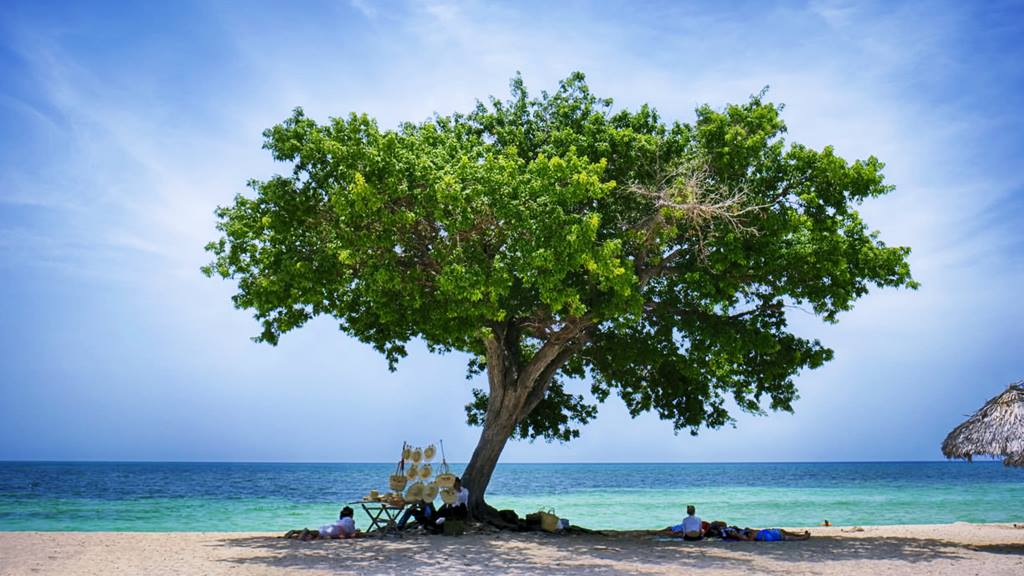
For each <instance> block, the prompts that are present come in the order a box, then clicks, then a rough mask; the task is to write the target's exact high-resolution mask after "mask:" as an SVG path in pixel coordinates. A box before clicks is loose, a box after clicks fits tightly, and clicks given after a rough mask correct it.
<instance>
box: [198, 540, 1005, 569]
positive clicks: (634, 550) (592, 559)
mask: <svg viewBox="0 0 1024 576" xmlns="http://www.w3.org/2000/svg"><path fill="white" fill-rule="evenodd" d="M216 545H217V546H222V547H224V548H225V549H226V550H227V551H228V552H229V553H230V552H231V551H237V554H235V555H232V556H230V557H227V558H225V559H224V560H223V561H224V562H229V563H234V564H238V565H246V566H261V567H264V568H280V569H282V570H297V569H309V570H329V571H334V572H344V571H350V572H356V573H359V574H394V573H398V572H403V571H407V570H409V568H410V566H413V565H414V566H415V571H416V573H418V574H430V573H438V574H441V573H445V574H450V573H459V574H495V573H503V572H517V573H544V574H569V573H574V572H580V571H587V572H588V573H591V574H635V573H637V572H638V571H645V572H646V571H651V572H660V571H665V572H668V571H677V570H684V569H704V570H707V569H710V570H745V571H751V570H754V571H756V572H762V573H763V572H779V573H784V572H787V571H791V570H795V569H796V568H797V567H798V566H797V565H803V566H801V567H800V571H813V566H812V565H814V564H818V565H820V564H822V563H826V564H831V563H834V562H844V561H861V562H863V561H869V562H870V561H879V562H882V561H884V562H900V563H906V564H907V565H917V564H921V563H928V562H933V561H937V560H961V559H965V558H967V557H968V556H971V557H977V556H978V554H1014V555H1020V554H1024V545H1015V544H1011V545H1000V546H977V545H973V546H972V545H965V544H957V543H953V542H948V541H943V540H937V539H925V538H873V537H860V538H835V537H829V536H818V537H815V538H812V539H811V540H809V541H802V542H720V541H705V542H697V543H690V542H682V541H678V540H669V539H657V538H654V537H652V536H645V537H638V536H621V535H618V536H603V535H587V536H552V535H546V534H497V535H483V536H463V537H455V538H451V537H443V536H423V535H409V536H405V537H403V538H386V539H379V538H367V539H362V540H349V541H338V540H328V541H313V542H299V541H295V540H286V539H284V538H275V537H242V538H225V539H222V540H219V541H218V542H217V544H216ZM410 559H415V560H414V561H413V562H410ZM755 566H756V567H755Z"/></svg>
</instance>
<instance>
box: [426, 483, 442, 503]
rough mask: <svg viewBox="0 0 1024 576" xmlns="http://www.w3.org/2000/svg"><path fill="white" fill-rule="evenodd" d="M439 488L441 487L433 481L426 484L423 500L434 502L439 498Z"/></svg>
mask: <svg viewBox="0 0 1024 576" xmlns="http://www.w3.org/2000/svg"><path fill="white" fill-rule="evenodd" d="M438 490H440V488H438V487H437V484H435V483H433V482H430V483H429V484H427V485H425V486H424V487H423V501H424V502H433V501H434V499H435V498H437V492H438Z"/></svg>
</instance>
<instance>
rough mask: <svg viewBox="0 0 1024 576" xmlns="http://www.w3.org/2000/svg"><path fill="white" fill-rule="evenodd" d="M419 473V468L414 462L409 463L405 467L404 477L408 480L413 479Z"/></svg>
mask: <svg viewBox="0 0 1024 576" xmlns="http://www.w3.org/2000/svg"><path fill="white" fill-rule="evenodd" d="M419 475H420V469H419V467H418V466H416V465H415V464H409V466H408V467H407V468H406V469H405V477H406V478H408V479H409V480H415V479H416V478H417V477H419Z"/></svg>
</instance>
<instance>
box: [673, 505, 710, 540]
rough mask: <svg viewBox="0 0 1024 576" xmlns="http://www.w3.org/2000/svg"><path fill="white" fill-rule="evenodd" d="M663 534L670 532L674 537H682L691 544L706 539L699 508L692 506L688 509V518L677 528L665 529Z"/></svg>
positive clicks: (677, 525) (676, 526)
mask: <svg viewBox="0 0 1024 576" xmlns="http://www.w3.org/2000/svg"><path fill="white" fill-rule="evenodd" d="M663 532H668V533H670V534H671V535H673V536H682V537H683V540H689V541H691V542H694V541H697V540H703V539H704V526H703V524H702V523H701V521H700V517H699V516H697V508H696V507H695V506H694V505H693V504H690V505H689V506H687V507H686V518H683V521H682V522H680V523H679V524H676V525H675V526H669V527H668V528H665V529H664V530H663Z"/></svg>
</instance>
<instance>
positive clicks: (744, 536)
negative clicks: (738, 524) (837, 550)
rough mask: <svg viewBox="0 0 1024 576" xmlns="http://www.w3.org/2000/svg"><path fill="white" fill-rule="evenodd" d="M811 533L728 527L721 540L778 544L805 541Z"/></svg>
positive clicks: (805, 531) (777, 529)
mask: <svg viewBox="0 0 1024 576" xmlns="http://www.w3.org/2000/svg"><path fill="white" fill-rule="evenodd" d="M810 537H811V533H810V532H809V531H807V530H804V531H803V532H790V531H788V530H783V529H781V528H763V529H760V530H759V529H757V528H743V529H738V528H735V527H729V528H726V529H725V530H723V531H722V539H723V540H740V541H747V542H780V541H782V540H807V539H809V538H810Z"/></svg>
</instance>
